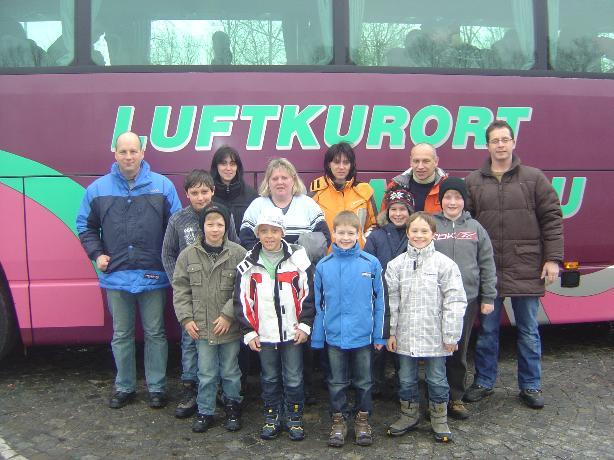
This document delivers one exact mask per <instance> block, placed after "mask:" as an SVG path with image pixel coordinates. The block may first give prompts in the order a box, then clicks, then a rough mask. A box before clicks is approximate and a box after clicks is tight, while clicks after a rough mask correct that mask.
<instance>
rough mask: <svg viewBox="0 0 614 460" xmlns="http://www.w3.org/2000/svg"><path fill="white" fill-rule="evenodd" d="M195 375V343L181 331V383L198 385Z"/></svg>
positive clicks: (196, 356) (196, 369)
mask: <svg viewBox="0 0 614 460" xmlns="http://www.w3.org/2000/svg"><path fill="white" fill-rule="evenodd" d="M182 329H183V328H182ZM197 373H198V351H197V349H196V341H195V340H194V339H192V337H190V334H188V333H187V331H186V330H185V329H183V331H182V332H181V381H182V382H192V383H198V376H197Z"/></svg>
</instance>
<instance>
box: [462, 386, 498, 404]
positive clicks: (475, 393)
mask: <svg viewBox="0 0 614 460" xmlns="http://www.w3.org/2000/svg"><path fill="white" fill-rule="evenodd" d="M494 392H495V390H493V389H492V388H486V387H483V386H482V385H478V384H477V383H472V384H471V386H470V387H469V388H467V391H466V392H465V396H463V401H465V402H476V401H480V400H482V399H484V398H485V397H486V396H490V395H491V394H493V393H494Z"/></svg>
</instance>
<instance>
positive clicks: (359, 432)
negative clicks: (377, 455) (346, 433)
mask: <svg viewBox="0 0 614 460" xmlns="http://www.w3.org/2000/svg"><path fill="white" fill-rule="evenodd" d="M354 434H355V435H356V444H358V445H359V446H370V445H371V444H373V434H372V433H371V425H369V413H368V412H358V413H357V414H356V418H355V419H354Z"/></svg>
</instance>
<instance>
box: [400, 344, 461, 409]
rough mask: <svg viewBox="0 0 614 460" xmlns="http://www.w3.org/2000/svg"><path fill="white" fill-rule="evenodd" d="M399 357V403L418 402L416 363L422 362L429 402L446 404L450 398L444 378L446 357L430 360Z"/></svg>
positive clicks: (448, 388) (431, 358)
mask: <svg viewBox="0 0 614 460" xmlns="http://www.w3.org/2000/svg"><path fill="white" fill-rule="evenodd" d="M398 356H399V399H400V400H401V401H409V402H419V401H420V393H419V390H418V362H419V361H421V360H424V362H425V371H426V384H427V386H428V391H429V400H430V401H432V402H434V403H436V404H440V403H447V402H448V398H449V396H450V387H449V386H448V379H447V378H446V356H433V357H430V358H414V357H413V356H406V355H398Z"/></svg>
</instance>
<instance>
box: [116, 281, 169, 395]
mask: <svg viewBox="0 0 614 460" xmlns="http://www.w3.org/2000/svg"><path fill="white" fill-rule="evenodd" d="M107 301H108V304H109V311H110V312H111V316H112V317H113V340H112V341H111V348H112V350H113V357H114V358H115V366H116V367H117V376H116V377H115V389H116V390H117V391H124V392H127V393H130V392H132V391H135V390H136V349H135V345H134V326H135V314H136V305H137V303H138V306H139V313H140V316H141V324H142V326H143V335H144V338H145V380H146V381H147V389H148V390H149V391H150V392H163V391H165V390H166V361H167V357H168V345H167V343H166V332H165V330H164V305H165V303H166V289H155V290H153V291H147V292H140V293H138V294H132V293H130V292H127V291H120V290H115V289H107Z"/></svg>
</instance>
